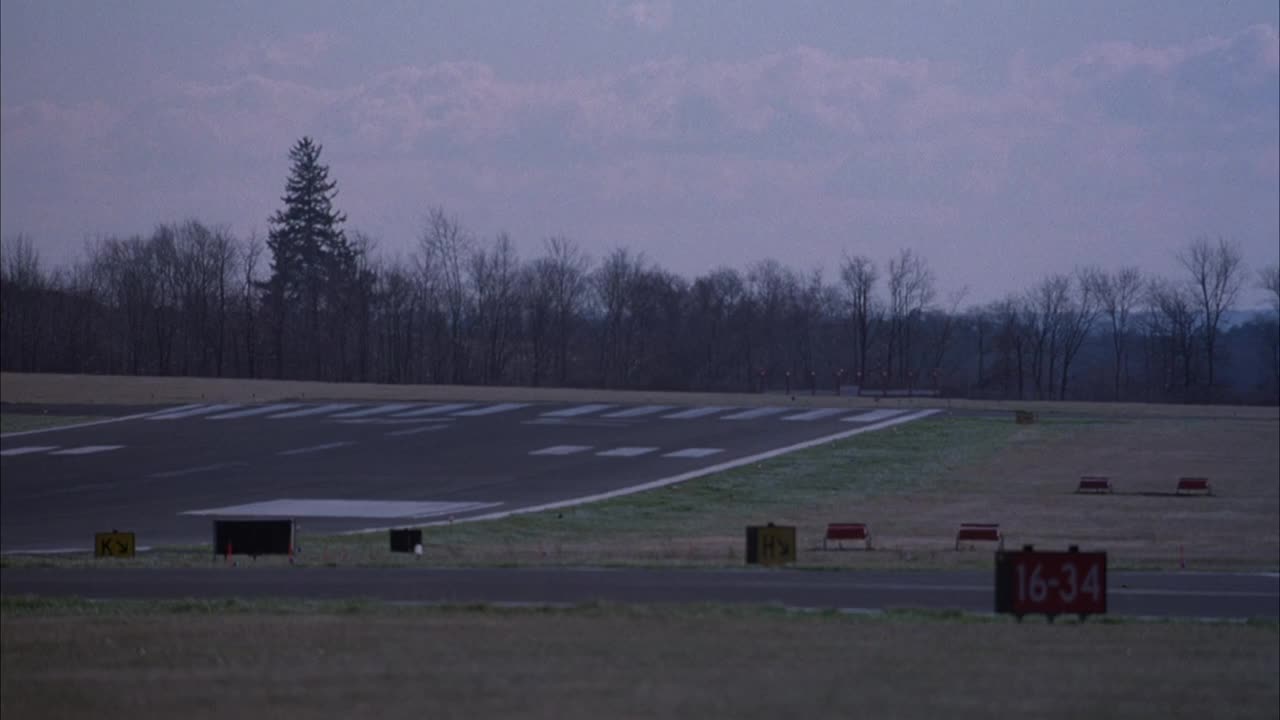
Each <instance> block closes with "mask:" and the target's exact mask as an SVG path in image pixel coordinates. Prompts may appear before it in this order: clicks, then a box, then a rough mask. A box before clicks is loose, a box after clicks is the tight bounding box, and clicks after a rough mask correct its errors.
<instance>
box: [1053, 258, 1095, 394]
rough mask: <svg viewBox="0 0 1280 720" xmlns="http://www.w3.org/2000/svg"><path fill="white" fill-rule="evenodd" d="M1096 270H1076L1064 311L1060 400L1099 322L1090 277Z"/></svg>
mask: <svg viewBox="0 0 1280 720" xmlns="http://www.w3.org/2000/svg"><path fill="white" fill-rule="evenodd" d="M1093 274H1094V273H1093V271H1090V270H1087V269H1077V270H1076V273H1075V277H1074V278H1073V279H1072V283H1071V295H1070V297H1069V299H1068V301H1067V304H1066V306H1065V307H1064V308H1063V311H1062V316H1061V322H1060V324H1059V329H1060V333H1061V336H1060V338H1059V341H1060V347H1061V350H1062V371H1061V373H1060V375H1059V379H1058V399H1059V400H1066V399H1067V383H1068V381H1069V380H1070V379H1071V366H1072V363H1074V362H1075V359H1076V355H1077V354H1078V353H1079V352H1080V347H1081V346H1082V345H1083V344H1084V341H1085V339H1086V338H1088V337H1089V331H1090V330H1092V329H1093V324H1094V323H1095V322H1096V321H1097V319H1098V313H1099V311H1100V309H1099V305H1098V300H1097V294H1096V293H1095V291H1094V287H1093V282H1092V281H1091V280H1090V277H1091V276H1092V275H1093Z"/></svg>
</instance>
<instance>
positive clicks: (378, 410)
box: [333, 403, 417, 420]
mask: <svg viewBox="0 0 1280 720" xmlns="http://www.w3.org/2000/svg"><path fill="white" fill-rule="evenodd" d="M411 407H417V404H416V403H387V404H386V405H374V406H373V407H369V408H362V409H360V410H352V411H351V412H344V413H338V414H337V415H334V416H333V417H334V418H337V419H343V420H345V419H348V418H362V417H369V416H370V415H382V414H384V413H389V412H396V411H397V410H408V409H409V408H411Z"/></svg>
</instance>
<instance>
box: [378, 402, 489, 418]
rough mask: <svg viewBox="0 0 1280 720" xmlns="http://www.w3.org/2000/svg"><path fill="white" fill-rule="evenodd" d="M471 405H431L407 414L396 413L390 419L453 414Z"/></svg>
mask: <svg viewBox="0 0 1280 720" xmlns="http://www.w3.org/2000/svg"><path fill="white" fill-rule="evenodd" d="M473 404H474V403H450V404H448V405H432V406H431V407H428V408H422V409H421V410H410V411H409V412H402V413H396V414H395V415H392V416H391V417H393V418H417V417H423V416H424V415H439V414H441V413H448V412H453V411H455V410H461V409H463V408H469V407H471V406H472V405H473Z"/></svg>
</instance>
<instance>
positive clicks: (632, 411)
mask: <svg viewBox="0 0 1280 720" xmlns="http://www.w3.org/2000/svg"><path fill="white" fill-rule="evenodd" d="M673 407H675V406H674V405H641V406H640V407H633V408H627V409H626V410H618V411H617V412H611V413H607V414H605V415H601V416H600V417H607V418H634V417H644V416H645V415H653V414H656V413H660V412H662V411H663V410H670V409H671V408H673Z"/></svg>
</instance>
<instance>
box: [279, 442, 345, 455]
mask: <svg viewBox="0 0 1280 720" xmlns="http://www.w3.org/2000/svg"><path fill="white" fill-rule="evenodd" d="M355 444H356V443H355V441H354V440H341V441H339V442H331V443H325V444H323V445H312V446H310V447H303V448H295V449H293V450H281V451H280V452H278V453H276V454H277V455H306V454H308V453H313V452H321V451H324V450H333V449H335V448H340V447H346V446H348V445H355Z"/></svg>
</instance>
